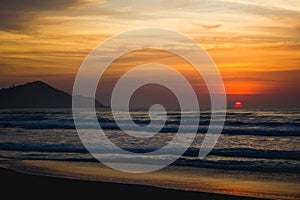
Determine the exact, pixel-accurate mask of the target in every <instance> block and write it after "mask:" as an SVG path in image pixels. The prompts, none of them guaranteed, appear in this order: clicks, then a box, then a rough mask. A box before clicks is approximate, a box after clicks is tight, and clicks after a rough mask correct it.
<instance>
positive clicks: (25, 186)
mask: <svg viewBox="0 0 300 200" xmlns="http://www.w3.org/2000/svg"><path fill="white" fill-rule="evenodd" d="M0 181H1V196H2V197H4V196H6V195H7V196H6V197H7V198H8V199H17V198H22V199H44V198H47V199H51V198H53V199H60V198H62V197H63V196H66V197H67V199H71V198H76V199H78V198H83V199H91V198H94V199H162V198H166V199H187V200H190V199H197V200H199V199H216V200H227V199H228V200H229V199H230V200H238V199H243V200H247V199H249V200H254V199H258V198H250V197H239V196H232V195H223V194H212V193H202V192H188V191H180V190H172V189H161V188H156V187H151V186H141V185H126V184H119V183H104V182H96V181H83V180H72V179H65V178H54V177H47V176H39V175H30V174H25V173H20V172H16V171H13V170H10V169H0Z"/></svg>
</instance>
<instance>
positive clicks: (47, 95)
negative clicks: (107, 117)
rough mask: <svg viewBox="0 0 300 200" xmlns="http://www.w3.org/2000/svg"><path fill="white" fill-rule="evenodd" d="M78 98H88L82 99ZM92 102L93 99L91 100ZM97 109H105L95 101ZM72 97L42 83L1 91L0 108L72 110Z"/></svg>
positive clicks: (36, 82) (32, 83)
mask: <svg viewBox="0 0 300 200" xmlns="http://www.w3.org/2000/svg"><path fill="white" fill-rule="evenodd" d="M77 98H85V99H86V98H87V97H80V96H78V97H77ZM91 101H92V99H91ZM95 106H96V107H97V108H101V107H105V106H103V104H101V103H100V102H98V101H97V100H96V101H95ZM71 107H72V96H71V95H70V94H68V93H66V92H63V91H61V90H58V89H56V88H54V87H52V86H50V85H48V84H46V83H44V82H42V81H35V82H31V83H26V84H24V85H18V86H13V87H10V88H5V89H1V90H0V108H71Z"/></svg>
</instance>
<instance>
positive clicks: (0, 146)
mask: <svg viewBox="0 0 300 200" xmlns="http://www.w3.org/2000/svg"><path fill="white" fill-rule="evenodd" d="M123 149H124V150H127V151H130V152H134V153H146V152H152V151H155V150H157V149H156V148H123ZM0 150H7V151H23V152H62V153H63V152H64V153H88V151H87V150H86V148H85V147H84V146H83V145H82V144H74V143H63V144H41V143H11V142H8V143H0ZM95 151H99V153H113V152H114V151H113V150H109V149H98V150H95ZM173 152H174V150H172V149H170V150H169V152H168V153H169V154H173ZM198 153H199V149H196V148H189V149H188V150H186V151H185V153H184V154H183V156H188V157H197V156H198ZM208 156H222V157H244V158H259V159H260V158H263V159H286V160H297V161H300V151H278V150H260V149H251V148H227V149H213V150H212V151H211V152H210V153H209V154H208Z"/></svg>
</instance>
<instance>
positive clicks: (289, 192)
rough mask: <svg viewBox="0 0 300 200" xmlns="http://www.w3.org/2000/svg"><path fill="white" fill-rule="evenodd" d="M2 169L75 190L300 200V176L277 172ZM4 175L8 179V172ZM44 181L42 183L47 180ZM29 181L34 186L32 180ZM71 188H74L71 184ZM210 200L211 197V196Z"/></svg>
mask: <svg viewBox="0 0 300 200" xmlns="http://www.w3.org/2000/svg"><path fill="white" fill-rule="evenodd" d="M0 168H6V169H8V170H14V171H17V173H25V174H27V176H26V177H27V178H28V179H29V180H31V179H32V178H33V177H35V178H33V179H38V178H37V177H40V178H41V177H48V178H53V177H56V178H57V179H59V180H56V182H57V184H60V183H61V182H62V180H64V181H63V182H65V181H67V180H72V181H75V182H78V183H75V185H76V186H75V187H79V186H77V184H79V183H82V187H86V188H87V185H86V184H85V182H86V181H88V182H92V183H93V184H99V185H102V184H104V185H107V187H109V186H111V184H121V186H119V185H118V186H111V187H112V188H110V189H108V190H111V191H112V192H113V191H114V190H118V187H120V188H123V187H122V185H127V186H130V187H133V189H134V190H135V191H136V192H139V189H137V188H139V187H141V191H143V190H146V191H145V192H146V193H147V192H149V193H152V192H150V191H151V190H152V188H158V189H159V191H161V193H164V194H165V195H167V194H168V192H167V191H166V190H168V191H169V190H172V191H171V192H169V193H171V194H170V195H174V198H175V197H176V196H177V195H183V193H184V194H185V195H186V193H188V194H189V195H191V196H197V198H198V199H199V195H200V194H202V193H204V194H207V195H208V194H209V195H211V194H213V195H217V196H214V197H213V199H220V198H221V197H220V195H221V196H224V195H225V196H227V195H228V196H230V197H231V196H233V197H239V198H240V199H245V198H246V199H247V198H250V199H285V200H295V199H299V198H300V193H299V188H300V183H299V175H292V174H284V176H282V177H284V178H282V177H277V176H278V174H274V173H255V172H246V171H226V170H214V169H198V168H187V167H176V166H169V167H166V168H165V169H163V170H159V171H157V172H153V173H146V174H128V173H123V172H119V171H116V170H112V169H110V168H107V167H105V166H103V165H102V164H101V163H87V162H86V163H82V162H65V161H41V160H6V159H3V160H0ZM276 175H277V176H276ZM4 176H6V175H5V173H4ZM36 176H37V177H36ZM295 176H296V177H295ZM6 177H7V176H6ZM13 177H14V178H13V179H16V180H15V181H14V182H19V181H20V180H19V179H18V178H15V177H16V176H13ZM1 178H2V176H1ZM2 179H3V178H2ZM42 179H43V178H42ZM42 179H41V180H40V181H43V180H42ZM38 180H39V179H38ZM21 181H23V182H24V181H25V182H24V184H25V185H27V184H26V180H21ZM27 182H29V183H30V182H31V181H27ZM46 182H47V180H46ZM67 182H68V181H67ZM92 183H91V184H92ZM41 184H42V183H41ZM46 185H47V184H46ZM79 185H80V184H79ZM127 186H126V187H127ZM51 187H52V186H51ZM54 187H55V186H54ZM68 187H73V186H72V184H70V185H69V186H68ZM92 187H96V186H92ZM101 187H102V186H101ZM173 191H178V193H181V192H182V194H176V195H175V193H177V192H175V193H174V192H173ZM94 192H96V191H94ZM192 194H193V195H192ZM196 194H198V195H196ZM128 195H133V194H128ZM200 196H201V195H200ZM191 198H192V197H191ZM200 199H201V198H200ZM207 199H211V198H208V197H207ZM221 199H222V198H221ZM230 199H231V198H230Z"/></svg>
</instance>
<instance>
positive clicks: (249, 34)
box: [0, 0, 300, 103]
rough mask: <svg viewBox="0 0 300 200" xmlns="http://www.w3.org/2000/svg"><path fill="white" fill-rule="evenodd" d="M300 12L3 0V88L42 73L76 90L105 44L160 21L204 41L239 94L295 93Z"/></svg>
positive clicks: (141, 55) (275, 0)
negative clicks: (84, 67) (84, 66)
mask: <svg viewBox="0 0 300 200" xmlns="http://www.w3.org/2000/svg"><path fill="white" fill-rule="evenodd" d="M299 19H300V1H299V0H285V1H282V0H264V1H261V0H251V1H246V0H198V1H193V0H190V1H188V0H181V1H163V0H153V1H146V0H145V1H143V0H141V1H139V0H128V1H121V0H110V1H105V0H100V1H95V0H48V1H38V0H1V1H0V46H1V47H0V88H5V87H8V86H10V85H12V84H16V85H18V84H22V83H25V82H29V81H35V80H42V81H45V82H47V83H49V84H51V85H53V86H54V87H57V88H59V89H62V90H64V91H66V92H68V93H71V92H72V87H73V82H74V79H75V76H76V73H77V70H78V69H79V67H80V65H81V63H82V61H83V60H84V58H85V57H86V56H87V55H88V53H89V52H90V51H91V50H93V49H94V48H95V47H96V46H97V45H98V44H99V43H101V42H102V41H104V40H105V39H107V38H109V37H111V36H113V35H115V34H118V33H120V32H124V31H128V30H132V29H136V28H141V27H159V28H167V29H171V30H175V31H178V32H181V33H183V34H185V35H187V36H189V37H191V38H192V39H194V40H195V41H197V42H198V43H199V44H201V45H202V46H203V48H204V49H205V50H206V51H207V52H208V53H209V55H210V56H211V58H212V59H213V60H214V62H215V64H216V65H217V67H218V69H219V71H220V73H221V75H222V78H223V80H224V84H225V88H226V92H227V94H229V95H235V97H236V99H237V100H238V99H242V95H244V96H245V95H246V96H247V95H248V96H249V95H266V94H269V95H271V96H272V95H279V96H281V97H282V98H283V97H284V96H286V97H289V98H291V97H293V96H294V95H295V94H296V95H298V93H299V89H300V81H299V77H300V20H299ZM147 53H148V54H149V53H150V54H151V55H153V56H154V57H156V56H155V54H153V52H152V50H149V51H143V52H142V51H141V52H135V53H132V54H128V55H126V56H124V57H123V58H120V59H118V62H119V65H118V66H123V67H124V66H133V65H136V64H137V63H139V62H140V61H141V60H143V61H145V58H147V57H148V56H147V55H146V54H147ZM159 55H160V56H159V57H158V58H157V61H158V62H165V63H166V64H169V65H173V66H175V68H176V65H177V68H176V69H177V70H181V72H184V73H186V74H189V75H187V76H188V77H189V78H190V79H193V78H194V79H195V78H196V75H194V72H193V69H191V67H189V66H188V65H189V64H183V63H181V64H180V62H179V61H178V59H177V58H176V59H175V58H173V57H174V55H169V54H168V53H167V52H164V53H161V52H160V53H159ZM146 60H147V59H146ZM115 65H116V64H115ZM119 68H120V67H119ZM124 68H126V67H124ZM122 69H123V68H122ZM153 70H154V71H155V72H157V71H159V69H153ZM107 74H108V75H107V77H108V78H107V82H109V81H111V82H113V81H112V80H113V79H115V78H116V77H118V75H116V74H118V72H116V71H115V70H111V72H110V74H109V73H107ZM110 78H111V79H110ZM108 85H109V84H108ZM104 93H105V92H104ZM239 95H240V96H239ZM272 98H273V97H272ZM104 101H107V100H104ZM267 101H268V100H267ZM289 101H291V99H289ZM295 102H296V100H295V99H294V103H295Z"/></svg>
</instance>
